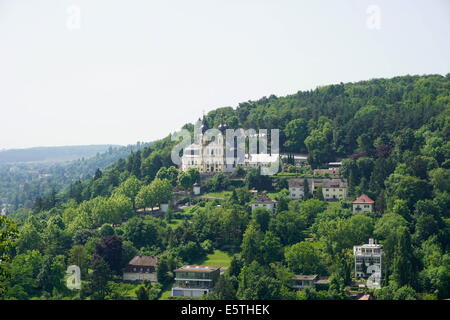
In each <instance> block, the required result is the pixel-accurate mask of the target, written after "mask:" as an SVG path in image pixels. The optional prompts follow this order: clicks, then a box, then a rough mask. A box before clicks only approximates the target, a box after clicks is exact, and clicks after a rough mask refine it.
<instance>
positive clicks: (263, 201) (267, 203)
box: [252, 193, 277, 212]
mask: <svg viewBox="0 0 450 320" xmlns="http://www.w3.org/2000/svg"><path fill="white" fill-rule="evenodd" d="M276 203H277V201H276V200H272V199H270V198H269V197H268V196H267V195H266V194H265V193H261V194H260V195H259V196H257V197H256V199H255V200H254V201H253V202H252V212H253V211H254V210H255V209H256V208H266V209H268V210H270V211H273V210H274V209H275V206H276Z"/></svg>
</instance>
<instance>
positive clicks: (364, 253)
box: [353, 239, 384, 288]
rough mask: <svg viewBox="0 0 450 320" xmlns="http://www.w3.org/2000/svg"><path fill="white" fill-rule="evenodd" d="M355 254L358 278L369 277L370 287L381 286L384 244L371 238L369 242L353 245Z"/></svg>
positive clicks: (368, 283)
mask: <svg viewBox="0 0 450 320" xmlns="http://www.w3.org/2000/svg"><path fill="white" fill-rule="evenodd" d="M353 256H354V258H355V276H356V278H362V279H367V280H368V282H367V286H368V287H371V288H379V287H380V286H381V279H382V278H383V274H384V270H383V268H384V261H383V257H384V252H383V245H381V244H378V243H377V242H376V241H375V240H374V239H369V243H368V244H367V243H366V244H363V245H360V246H354V247H353Z"/></svg>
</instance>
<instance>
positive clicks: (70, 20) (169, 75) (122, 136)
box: [0, 0, 450, 149]
mask: <svg viewBox="0 0 450 320" xmlns="http://www.w3.org/2000/svg"><path fill="white" fill-rule="evenodd" d="M373 5H375V7H373ZM370 6H372V7H370ZM369 7H370V9H369V10H368V8H369ZM77 10H79V12H80V15H79V17H80V19H79V23H78V20H77V17H78V15H77ZM378 13H379V14H380V15H378ZM377 17H380V19H377ZM378 27H379V28H378ZM448 72H450V1H448V0H427V1H425V0H424V1H412V0H404V1H400V0H396V1H393V0H389V1H376V0H373V1H365V0H353V1H346V0H342V1H336V0H329V1H317V0H314V1H312V0H311V1H300V0H273V1H272V0H270V1H269V0H220V1H219V0H164V1H163V0H160V1H150V0H142V1H139V0H126V1H125V0H123V1H118V0H116V1H113V0H71V1H65V0H39V1H36V0H0V111H1V112H0V119H1V121H0V149H2V148H18V147H30V146H51V145H77V144H103V143H105V144H106V143H111V144H129V143H135V142H136V141H151V140H154V139H158V138H162V137H164V136H166V135H167V134H168V133H169V132H171V131H174V130H175V129H178V128H179V127H180V126H181V125H182V124H184V123H186V122H193V121H195V120H196V119H197V118H198V117H199V116H201V115H202V112H203V110H205V111H208V110H211V109H214V108H217V107H223V106H233V107H235V106H236V105H237V104H238V103H239V102H243V101H247V100H251V99H258V98H260V97H262V96H268V95H270V94H276V95H286V94H290V93H295V92H297V91H298V90H307V89H313V88H315V87H317V86H319V85H325V84H331V83H339V82H349V81H358V80H366V79H370V78H375V77H392V76H395V75H406V74H429V73H439V74H446V73H448Z"/></svg>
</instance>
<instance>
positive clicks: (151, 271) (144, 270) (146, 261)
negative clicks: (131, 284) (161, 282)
mask: <svg viewBox="0 0 450 320" xmlns="http://www.w3.org/2000/svg"><path fill="white" fill-rule="evenodd" d="M158 261H159V259H158V258H157V257H155V256H135V257H134V258H133V259H131V261H130V262H129V263H128V265H127V266H126V267H125V269H124V270H123V280H124V281H144V280H149V281H151V282H157V281H158V280H157V278H156V266H157V264H158Z"/></svg>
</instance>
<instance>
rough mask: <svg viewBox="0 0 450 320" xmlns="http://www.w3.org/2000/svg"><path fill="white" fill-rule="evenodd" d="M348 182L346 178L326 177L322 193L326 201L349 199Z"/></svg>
mask: <svg viewBox="0 0 450 320" xmlns="http://www.w3.org/2000/svg"><path fill="white" fill-rule="evenodd" d="M347 189H348V184H347V180H345V179H324V181H323V184H322V194H323V199H324V200H325V201H339V200H347Z"/></svg>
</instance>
